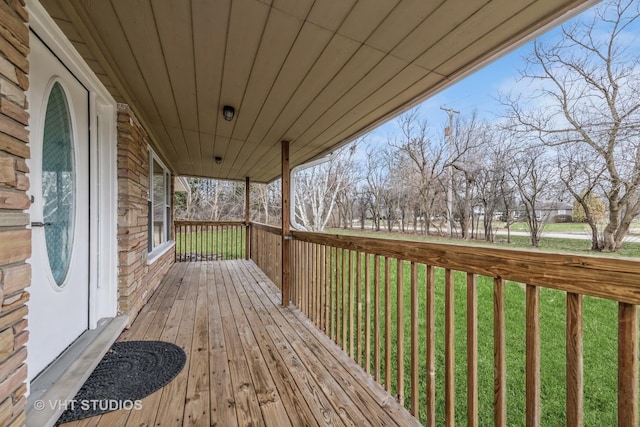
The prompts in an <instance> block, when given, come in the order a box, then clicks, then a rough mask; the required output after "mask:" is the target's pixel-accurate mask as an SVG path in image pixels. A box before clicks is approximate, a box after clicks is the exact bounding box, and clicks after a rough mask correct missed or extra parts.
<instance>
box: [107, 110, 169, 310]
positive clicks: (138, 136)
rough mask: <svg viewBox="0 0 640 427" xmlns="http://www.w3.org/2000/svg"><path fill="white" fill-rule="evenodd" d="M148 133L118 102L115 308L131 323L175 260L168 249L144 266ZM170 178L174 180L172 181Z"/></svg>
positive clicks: (146, 233)
mask: <svg viewBox="0 0 640 427" xmlns="http://www.w3.org/2000/svg"><path fill="white" fill-rule="evenodd" d="M149 143H150V141H149V135H148V134H147V132H146V131H145V130H144V128H143V127H142V125H141V124H140V122H139V121H138V119H137V118H136V117H135V115H134V113H133V112H132V111H131V109H130V108H129V106H128V105H125V104H119V105H118V307H119V311H120V312H121V313H127V314H128V315H129V321H130V322H133V320H134V319H135V317H136V316H137V314H138V313H139V312H140V309H141V308H142V306H143V305H144V304H145V303H146V302H147V301H148V300H149V298H150V297H151V295H152V294H153V291H154V290H155V289H156V288H157V287H158V285H159V284H160V281H161V280H162V277H164V275H165V274H166V273H167V271H168V270H169V267H171V265H172V264H173V262H174V258H175V254H174V250H169V251H168V252H166V253H165V254H163V255H162V256H161V257H159V258H157V259H156V260H155V261H154V262H153V263H152V264H151V265H147V253H148V237H149V231H148V230H149V229H148V204H147V203H148V192H149V151H148V146H149ZM172 181H173V180H172Z"/></svg>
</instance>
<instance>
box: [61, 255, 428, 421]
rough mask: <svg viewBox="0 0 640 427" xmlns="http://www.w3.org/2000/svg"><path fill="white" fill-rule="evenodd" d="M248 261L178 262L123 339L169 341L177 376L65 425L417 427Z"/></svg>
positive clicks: (379, 387)
mask: <svg viewBox="0 0 640 427" xmlns="http://www.w3.org/2000/svg"><path fill="white" fill-rule="evenodd" d="M279 304H280V292H279V291H278V289H277V288H276V287H275V286H274V285H273V283H271V282H270V281H269V279H268V278H267V277H266V276H265V275H264V274H263V273H262V271H261V270H260V269H259V268H258V267H256V265H255V264H254V263H253V262H251V261H244V260H242V261H210V262H200V263H177V264H176V265H174V266H173V267H172V269H171V271H170V272H169V274H168V275H167V276H166V278H165V279H164V281H163V282H162V284H161V286H160V287H159V289H158V290H157V291H156V293H155V294H154V295H153V297H152V298H151V300H150V301H149V303H148V304H147V305H146V306H145V307H144V309H143V311H142V312H141V313H140V315H139V316H138V318H137V319H136V321H135V322H134V324H133V325H132V327H131V328H130V329H129V330H127V331H125V332H124V333H123V334H122V336H121V337H120V340H165V341H170V342H174V343H176V344H177V345H180V346H181V347H182V348H184V350H185V352H186V353H187V364H186V366H185V368H184V369H183V370H182V372H181V373H180V374H179V375H178V377H176V378H175V379H174V380H173V381H172V382H171V383H169V384H168V385H167V386H165V387H164V388H163V389H161V390H158V391H157V392H155V393H154V394H152V395H150V396H148V397H147V398H145V399H144V400H143V401H142V409H140V410H131V411H117V412H112V413H109V414H105V415H102V416H100V417H94V418H88V419H85V420H82V421H79V422H75V423H68V424H65V426H109V427H111V426H142V425H146V426H181V425H202V426H205V425H207V426H208V425H211V426H213V425H217V426H223V427H226V426H234V425H239V426H261V425H266V426H269V425H271V426H277V427H280V426H289V425H290V426H295V427H297V426H312V425H355V426H366V425H380V426H382V425H388V426H396V425H398V426H410V425H419V424H418V422H417V420H416V419H415V418H413V417H412V416H411V415H410V414H409V412H408V411H406V410H405V409H404V408H403V407H401V406H400V405H399V404H398V403H397V402H396V400H395V399H393V398H392V397H390V396H389V395H388V394H387V393H386V392H385V391H384V390H383V388H382V387H381V386H379V385H378V384H377V383H375V381H373V379H372V378H371V377H370V376H369V375H368V374H366V373H365V372H364V371H363V370H362V369H361V368H360V367H359V366H358V365H357V364H356V363H355V362H353V361H352V360H351V359H349V357H348V356H347V355H346V354H345V353H344V352H342V350H340V349H339V348H338V346H337V345H335V344H334V343H333V342H332V341H331V340H330V339H329V338H327V337H326V336H325V335H324V334H323V333H322V332H320V331H319V330H318V329H317V328H316V327H315V326H314V325H313V324H312V323H311V322H310V321H308V320H307V319H306V317H305V316H304V315H302V314H301V313H300V312H299V311H298V310H297V309H295V308H283V307H281V306H280V305H279Z"/></svg>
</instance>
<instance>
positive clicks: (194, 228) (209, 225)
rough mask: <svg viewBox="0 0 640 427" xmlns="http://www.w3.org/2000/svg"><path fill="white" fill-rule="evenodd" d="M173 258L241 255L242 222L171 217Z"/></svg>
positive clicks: (242, 247) (244, 230) (243, 229)
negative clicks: (174, 246)
mask: <svg viewBox="0 0 640 427" xmlns="http://www.w3.org/2000/svg"><path fill="white" fill-rule="evenodd" d="M174 227H175V240H176V261H191V262H195V261H213V260H227V259H241V258H244V257H245V251H246V243H245V233H246V228H247V226H246V225H245V223H243V222H220V221H218V222H215V221H175V222H174Z"/></svg>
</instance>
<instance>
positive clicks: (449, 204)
mask: <svg viewBox="0 0 640 427" xmlns="http://www.w3.org/2000/svg"><path fill="white" fill-rule="evenodd" d="M440 109H441V110H442V111H446V112H447V114H449V127H447V128H445V130H444V135H445V136H448V137H449V154H448V156H447V163H449V185H448V188H447V216H448V217H449V235H450V236H451V237H453V166H452V165H451V155H452V154H453V153H452V148H453V115H454V114H460V111H456V110H454V109H453V108H445V107H440Z"/></svg>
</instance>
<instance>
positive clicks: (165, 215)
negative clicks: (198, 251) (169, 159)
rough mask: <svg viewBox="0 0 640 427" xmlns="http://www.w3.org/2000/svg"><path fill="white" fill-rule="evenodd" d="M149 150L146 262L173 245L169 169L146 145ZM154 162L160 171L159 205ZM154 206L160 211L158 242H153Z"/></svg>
mask: <svg viewBox="0 0 640 427" xmlns="http://www.w3.org/2000/svg"><path fill="white" fill-rule="evenodd" d="M148 152H149V164H148V167H149V177H148V178H149V181H148V184H147V185H148V187H147V209H148V215H147V218H148V224H147V234H148V236H147V252H148V257H147V262H148V263H151V262H153V261H154V260H155V259H156V258H157V257H158V256H160V255H162V254H163V253H164V252H166V250H167V249H168V248H169V247H170V246H171V245H173V241H172V240H171V227H170V224H171V195H170V194H169V193H170V191H171V171H170V170H169V168H167V166H166V165H165V164H164V162H163V161H162V159H160V157H159V156H158V155H157V154H156V153H155V151H154V150H153V149H152V148H151V147H148ZM156 164H157V166H159V167H160V170H161V171H162V181H163V188H162V192H161V195H162V201H161V202H160V203H158V204H159V205H160V206H157V205H156V202H155V201H154V191H153V189H154V176H155V175H156V174H158V175H159V173H157V172H158V171H156V170H155V169H156V167H155V166H156ZM156 208H158V209H159V211H161V212H162V230H161V237H162V238H161V241H160V242H159V243H158V244H155V218H154V212H155V210H156Z"/></svg>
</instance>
